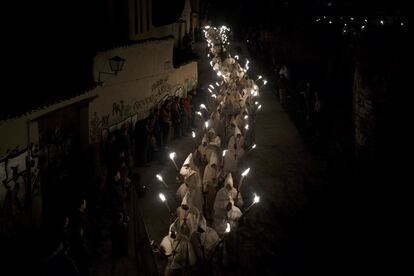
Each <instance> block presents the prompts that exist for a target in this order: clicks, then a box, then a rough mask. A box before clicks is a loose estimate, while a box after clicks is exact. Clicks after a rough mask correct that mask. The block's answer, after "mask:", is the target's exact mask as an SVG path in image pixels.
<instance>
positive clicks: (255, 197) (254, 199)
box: [253, 194, 260, 204]
mask: <svg viewBox="0 0 414 276" xmlns="http://www.w3.org/2000/svg"><path fill="white" fill-rule="evenodd" d="M259 202H260V196H258V195H256V194H254V198H253V203H254V204H256V203H259Z"/></svg>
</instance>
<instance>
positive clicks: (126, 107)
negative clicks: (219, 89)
mask: <svg viewBox="0 0 414 276" xmlns="http://www.w3.org/2000/svg"><path fill="white" fill-rule="evenodd" d="M196 86H197V76H193V77H190V78H187V79H185V81H184V82H183V83H182V84H176V85H171V83H169V77H168V76H165V77H162V78H160V79H158V80H156V81H155V82H154V83H153V84H152V85H151V93H150V95H149V96H148V97H145V98H142V99H139V100H138V99H136V98H133V99H131V100H130V101H128V102H126V101H125V100H120V101H117V102H114V103H112V110H111V111H110V112H108V113H106V114H103V115H98V114H97V113H96V112H95V113H94V115H93V116H92V119H91V122H90V141H91V143H97V142H99V141H100V140H101V139H102V133H103V132H102V131H103V130H104V129H107V128H109V127H110V126H113V125H115V124H116V125H118V124H120V122H122V121H124V120H126V119H127V118H129V117H132V116H134V118H135V120H140V119H143V118H145V117H146V116H148V114H149V113H150V111H151V109H152V108H154V106H156V105H158V104H159V103H160V102H162V101H163V100H164V99H165V98H166V97H168V96H171V95H175V96H180V97H182V96H185V95H186V93H187V92H188V91H191V90H192V89H194V88H195V87H196Z"/></svg>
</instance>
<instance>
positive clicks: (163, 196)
mask: <svg viewBox="0 0 414 276" xmlns="http://www.w3.org/2000/svg"><path fill="white" fill-rule="evenodd" d="M158 197H159V198H160V199H161V201H162V202H165V201H167V199H166V198H165V195H164V194H163V193H159V194H158Z"/></svg>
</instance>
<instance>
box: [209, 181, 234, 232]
mask: <svg viewBox="0 0 414 276" xmlns="http://www.w3.org/2000/svg"><path fill="white" fill-rule="evenodd" d="M222 189H223V188H222ZM222 189H220V190H219V191H218V192H217V195H216V199H215V201H214V215H213V227H214V229H215V230H216V231H217V234H219V236H222V235H223V234H224V233H225V231H226V227H227V209H226V208H227V204H228V202H229V201H230V200H231V198H230V197H229V195H228V194H227V192H225V191H222Z"/></svg>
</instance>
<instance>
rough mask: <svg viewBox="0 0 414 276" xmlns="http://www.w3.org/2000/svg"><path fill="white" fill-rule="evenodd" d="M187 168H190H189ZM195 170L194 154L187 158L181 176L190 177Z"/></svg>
mask: <svg viewBox="0 0 414 276" xmlns="http://www.w3.org/2000/svg"><path fill="white" fill-rule="evenodd" d="M186 166H190V167H189V168H187V167H186ZM192 168H193V154H192V153H190V154H189V155H188V156H187V158H186V159H185V160H184V163H183V165H182V167H181V169H180V174H181V175H183V176H186V175H188V174H189V173H190V172H191V169H192Z"/></svg>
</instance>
